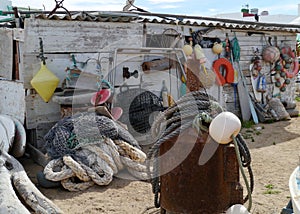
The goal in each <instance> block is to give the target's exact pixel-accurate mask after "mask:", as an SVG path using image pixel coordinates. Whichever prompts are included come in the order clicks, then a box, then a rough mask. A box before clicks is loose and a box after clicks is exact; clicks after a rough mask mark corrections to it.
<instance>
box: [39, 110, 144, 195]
mask: <svg viewBox="0 0 300 214" xmlns="http://www.w3.org/2000/svg"><path fill="white" fill-rule="evenodd" d="M45 140H46V149H47V153H48V154H49V155H50V157H51V158H52V159H53V160H51V161H50V162H49V163H48V164H47V166H46V167H45V169H44V175H45V178H46V179H48V180H51V181H60V182H61V184H62V185H63V187H64V188H66V189H68V190H70V191H78V190H83V189H86V188H88V187H90V186H92V185H94V184H95V183H96V184H98V185H108V184H109V183H110V182H111V181H112V178H113V176H114V175H116V174H117V173H118V172H119V171H120V170H122V169H124V168H126V169H127V170H128V172H130V173H131V174H132V175H133V176H135V177H137V178H138V179H143V180H145V179H146V178H147V174H146V167H145V165H144V164H143V163H144V161H145V159H146V155H145V154H144V153H143V152H142V151H141V150H140V147H139V145H138V143H137V141H136V140H135V139H134V138H133V137H132V135H131V134H130V133H129V132H128V131H127V130H126V129H124V128H123V127H122V126H121V125H120V124H118V123H117V122H116V121H113V120H111V119H109V118H108V117H105V116H101V115H97V114H95V113H81V114H77V115H74V116H72V117H66V118H64V119H62V120H61V121H59V122H58V123H57V124H56V125H55V126H54V127H53V128H52V129H51V130H50V131H49V132H48V133H47V135H46V136H45Z"/></svg>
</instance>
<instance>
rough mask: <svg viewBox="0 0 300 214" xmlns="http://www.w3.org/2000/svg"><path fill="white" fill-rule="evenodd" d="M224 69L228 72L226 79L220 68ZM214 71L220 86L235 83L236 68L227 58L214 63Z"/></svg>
mask: <svg viewBox="0 0 300 214" xmlns="http://www.w3.org/2000/svg"><path fill="white" fill-rule="evenodd" d="M221 66H222V67H224V68H225V70H226V74H225V77H224V76H222V75H221V73H220V68H221ZM212 67H213V70H214V72H215V73H216V75H217V82H218V84H219V85H224V84H225V83H233V82H234V68H233V66H232V64H231V63H230V62H229V60H227V59H225V58H220V59H217V60H215V61H214V62H213V66H212Z"/></svg>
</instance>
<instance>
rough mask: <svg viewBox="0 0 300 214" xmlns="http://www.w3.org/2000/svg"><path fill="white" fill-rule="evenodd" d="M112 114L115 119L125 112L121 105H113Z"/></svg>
mask: <svg viewBox="0 0 300 214" xmlns="http://www.w3.org/2000/svg"><path fill="white" fill-rule="evenodd" d="M110 112H111V115H112V116H113V118H114V119H115V120H118V119H119V118H120V117H121V116H122V114H123V109H122V108H121V107H113V108H111V111H110Z"/></svg>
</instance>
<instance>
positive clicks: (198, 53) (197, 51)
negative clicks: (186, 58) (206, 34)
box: [194, 44, 205, 60]
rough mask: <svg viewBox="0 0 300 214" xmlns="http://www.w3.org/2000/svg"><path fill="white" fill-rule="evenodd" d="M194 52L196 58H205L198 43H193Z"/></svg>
mask: <svg viewBox="0 0 300 214" xmlns="http://www.w3.org/2000/svg"><path fill="white" fill-rule="evenodd" d="M194 52H195V57H196V59H197V60H202V59H204V58H205V55H204V52H203V49H202V48H201V46H200V45H198V44H196V45H195V47H194Z"/></svg>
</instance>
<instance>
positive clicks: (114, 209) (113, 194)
mask: <svg viewBox="0 0 300 214" xmlns="http://www.w3.org/2000/svg"><path fill="white" fill-rule="evenodd" d="M299 128H300V118H299V117H296V118H292V119H291V120H288V121H279V122H274V123H271V124H257V125H255V126H253V127H251V128H248V129H243V130H242V133H243V134H245V135H249V136H250V138H249V139H246V141H247V144H248V146H249V148H250V152H251V156H252V169H253V174H254V191H253V195H252V198H253V204H252V209H251V213H255V214H269V213H270V214H271V213H280V211H281V209H282V208H283V207H284V206H286V205H287V203H288V201H289V197H290V194H289V188H288V180H289V176H290V174H291V173H292V171H293V170H294V168H295V167H296V166H297V165H298V155H299V154H300V150H299V148H300V132H299V130H298V129H299ZM21 161H22V163H23V165H24V167H25V169H26V171H27V173H28V175H29V177H30V178H31V179H32V181H33V182H34V183H36V184H37V180H36V173H37V172H38V171H40V170H42V167H40V166H39V165H37V164H35V163H33V162H32V160H31V159H29V158H22V160H21ZM37 185H38V184H37ZM38 188H39V189H40V191H41V192H42V193H43V194H44V195H45V196H47V197H48V198H49V199H51V200H52V201H53V202H54V203H55V204H56V205H57V206H59V207H60V208H61V209H62V210H63V211H64V212H65V213H72V214H73V213H74V214H75V213H107V214H125V213H128V214H141V213H143V211H144V210H145V209H146V208H148V207H152V206H153V194H152V190H151V185H150V184H149V183H147V182H142V181H130V180H124V179H119V178H114V180H113V181H112V182H111V183H110V185H109V186H93V187H91V188H89V189H87V190H85V191H81V192H68V191H66V190H64V189H62V188H54V189H45V188H41V187H39V186H38ZM245 194H246V189H245V188H244V195H245ZM245 206H246V207H247V206H248V204H247V203H246V204H245ZM151 211H153V210H151ZM146 213H151V212H150V211H147V212H146Z"/></svg>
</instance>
